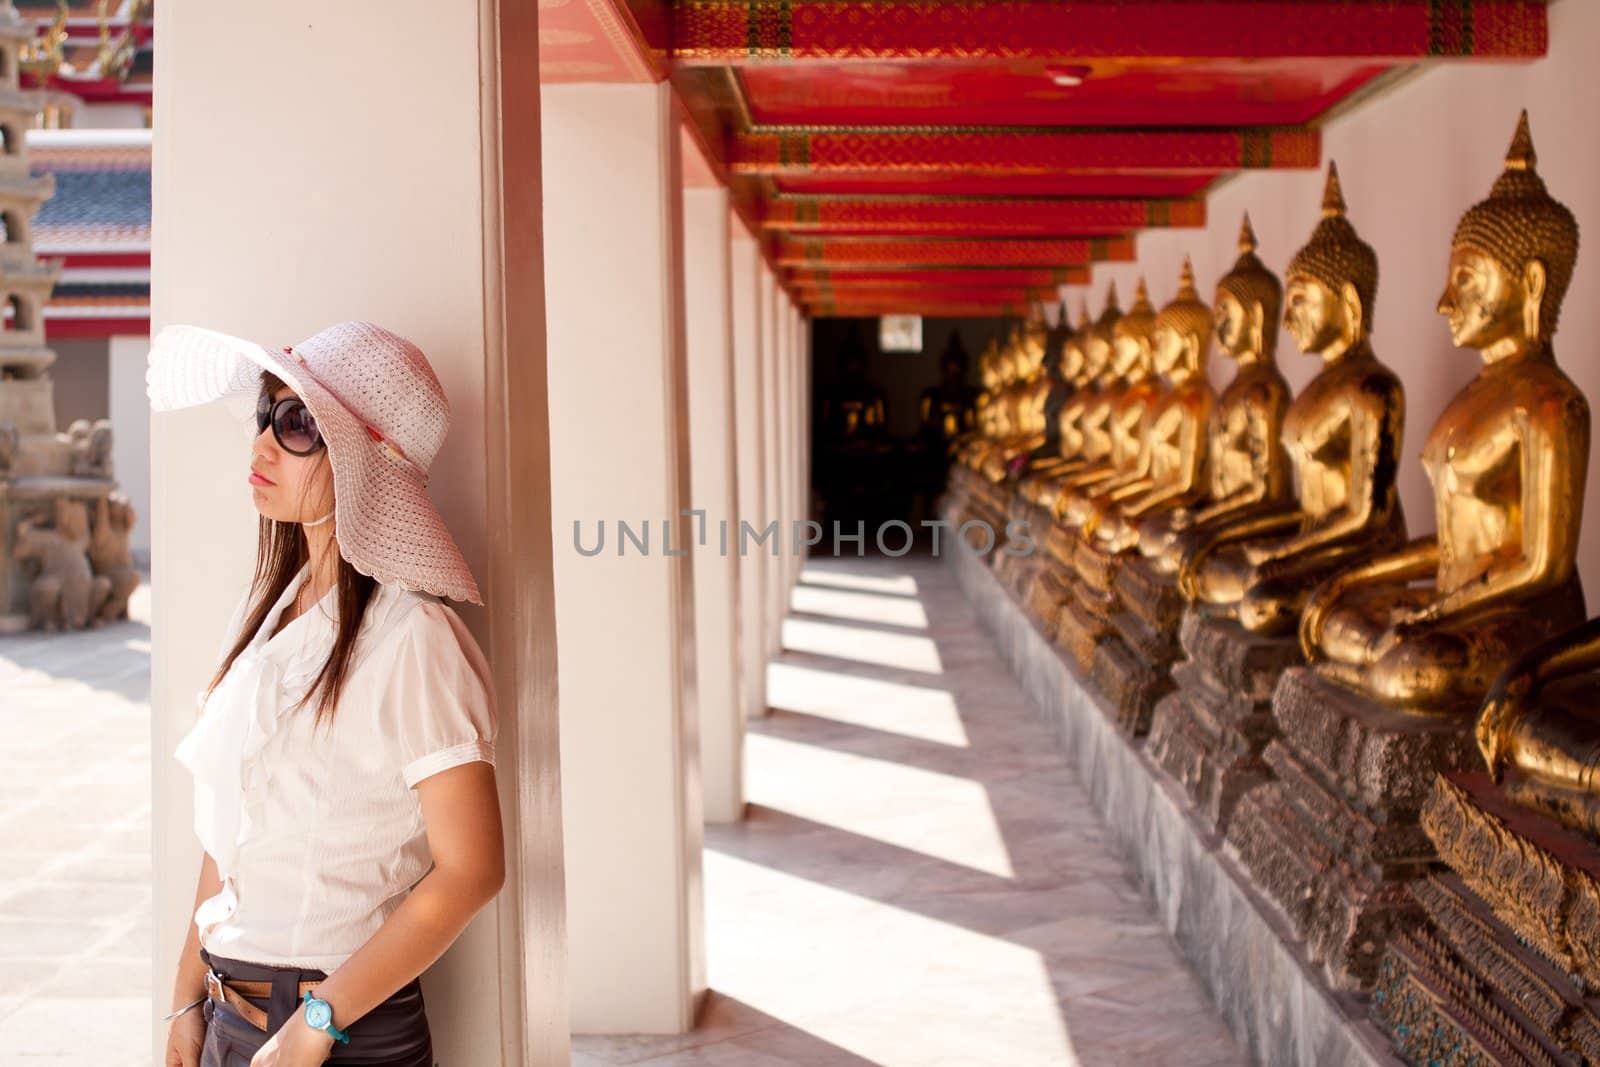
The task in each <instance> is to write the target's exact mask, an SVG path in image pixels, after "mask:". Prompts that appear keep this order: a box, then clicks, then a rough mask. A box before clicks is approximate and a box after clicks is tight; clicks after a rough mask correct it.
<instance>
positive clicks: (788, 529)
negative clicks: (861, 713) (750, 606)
mask: <svg viewBox="0 0 1600 1067" xmlns="http://www.w3.org/2000/svg"><path fill="white" fill-rule="evenodd" d="M791 310H792V305H790V303H789V294H788V293H786V292H784V291H783V289H781V288H780V289H779V290H778V493H779V499H780V500H781V501H782V503H781V505H780V508H779V515H780V516H781V518H782V522H783V581H782V584H781V585H780V588H779V591H780V593H781V595H782V604H783V607H784V609H785V610H787V607H788V604H789V587H790V586H791V585H792V584H793V582H792V579H793V577H794V518H795V511H794V467H793V463H794V409H793V408H792V407H791V406H790V405H791V402H792V401H793V399H794V382H793V379H794V333H793V331H791V330H790V328H789V322H790V317H791Z"/></svg>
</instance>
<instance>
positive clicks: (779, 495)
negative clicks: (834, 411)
mask: <svg viewBox="0 0 1600 1067" xmlns="http://www.w3.org/2000/svg"><path fill="white" fill-rule="evenodd" d="M782 322H783V290H781V289H779V288H778V280H777V278H775V277H774V276H773V273H772V269H771V268H770V267H768V266H767V265H765V264H763V265H762V268H761V412H762V427H761V431H762V432H761V436H762V448H763V450H764V454H765V457H764V458H765V461H764V463H763V465H762V466H763V472H762V477H763V479H764V481H765V485H766V488H765V491H764V498H765V502H766V510H765V511H764V512H763V513H762V517H761V524H762V525H763V526H765V525H766V524H767V523H769V522H770V523H777V531H778V538H777V553H776V555H771V556H769V557H768V567H767V589H766V594H767V596H766V605H765V607H766V623H767V654H768V655H769V656H774V655H777V654H778V652H779V651H780V650H781V649H782V648H783V617H784V614H785V612H784V608H785V606H786V605H787V603H788V599H787V598H788V593H787V592H786V589H787V587H786V586H785V585H784V555H785V553H786V552H787V551H788V547H789V531H787V530H785V529H784V528H783V519H782V515H783V512H784V506H783V483H782V479H781V476H780V474H779V471H780V469H781V466H780V465H781V463H782V458H781V452H780V446H781V443H782V438H781V436H780V433H779V427H778V418H779V415H778V396H779V394H780V392H781V391H782V388H783V387H782V384H781V381H782V379H781V377H780V375H781V373H782V372H781V369H780V368H781V361H780V359H779V356H778V345H779V338H780V337H782V334H783V326H782ZM768 548H769V546H762V551H768Z"/></svg>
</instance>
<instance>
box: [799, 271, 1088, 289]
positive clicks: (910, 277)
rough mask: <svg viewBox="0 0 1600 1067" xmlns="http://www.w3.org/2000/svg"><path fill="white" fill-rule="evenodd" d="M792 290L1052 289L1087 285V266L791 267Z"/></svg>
mask: <svg viewBox="0 0 1600 1067" xmlns="http://www.w3.org/2000/svg"><path fill="white" fill-rule="evenodd" d="M785 278H786V284H787V285H788V286H789V287H790V288H791V289H798V290H808V289H817V288H820V287H824V286H828V285H833V286H835V287H843V286H850V285H873V284H879V285H926V286H930V287H933V288H946V287H951V286H957V287H961V288H968V289H971V288H980V289H982V288H991V287H992V288H1000V289H1004V288H1033V289H1054V288H1055V287H1056V286H1058V285H1088V284H1089V281H1090V270H1089V268H1088V267H1087V266H1081V267H1057V268H1054V269H1040V268H1033V269H1023V268H1017V269H1012V270H1007V269H1004V268H998V269H997V268H973V269H969V270H962V269H960V268H945V269H943V270H914V269H913V270H892V269H891V270H874V269H871V268H861V267H858V268H847V269H842V270H834V269H830V268H814V267H791V268H789V269H788V270H787V272H786V273H785Z"/></svg>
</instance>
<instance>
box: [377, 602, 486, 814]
mask: <svg viewBox="0 0 1600 1067" xmlns="http://www.w3.org/2000/svg"><path fill="white" fill-rule="evenodd" d="M396 638H397V646H398V647H397V649H396V654H395V658H394V661H393V664H392V666H391V669H390V674H389V677H388V679H386V681H385V683H384V687H385V688H384V694H385V695H384V721H385V722H386V723H387V724H389V726H390V728H391V729H392V730H393V731H394V736H395V738H396V740H397V742H398V744H399V750H400V762H401V769H402V774H403V776H404V778H405V782H406V785H407V786H408V787H412V788H414V787H415V786H416V784H417V783H418V782H420V781H422V780H423V779H424V778H427V777H429V776H430V775H435V774H438V773H439V772H440V771H444V770H449V769H450V768H451V767H455V766H458V765H460V764H463V763H470V762H472V761H473V760H482V761H484V762H485V763H488V764H489V765H490V766H493V765H494V739H495V732H496V715H495V707H494V696H493V688H492V682H491V679H490V676H489V664H488V661H487V660H485V659H484V655H483V652H482V650H481V649H479V648H478V643H477V642H476V641H474V640H473V639H472V634H471V632H470V631H468V630H467V627H466V624H465V623H463V622H462V621H461V618H460V616H458V615H457V614H456V613H455V612H454V611H453V610H451V609H450V608H449V607H448V606H446V605H444V604H441V603H435V602H428V603H424V604H420V605H418V606H417V607H416V608H415V609H413V610H412V611H411V613H410V614H409V616H408V617H407V618H406V619H405V621H404V622H403V623H401V625H400V632H399V633H398V634H397V635H396Z"/></svg>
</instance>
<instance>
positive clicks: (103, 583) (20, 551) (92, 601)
mask: <svg viewBox="0 0 1600 1067" xmlns="http://www.w3.org/2000/svg"><path fill="white" fill-rule="evenodd" d="M88 549H89V509H88V507H87V506H86V505H85V504H84V503H83V502H82V501H79V500H67V499H65V498H57V499H56V502H55V525H54V527H53V528H51V527H41V526H39V525H37V523H36V522H35V521H34V520H32V519H24V520H23V521H22V522H21V523H20V524H19V525H18V527H17V540H16V547H15V548H14V549H13V550H12V552H13V555H14V557H15V558H16V559H17V560H19V561H22V562H32V563H36V564H37V565H38V567H39V574H38V576H37V577H36V578H34V579H33V581H32V582H30V583H29V585H28V618H29V622H30V624H31V625H32V626H33V627H35V628H36V629H42V630H51V631H54V630H59V629H61V628H63V627H66V628H68V629H82V628H83V627H85V626H87V625H89V623H90V622H91V620H94V619H96V618H97V616H98V613H99V611H100V609H101V607H102V606H103V605H104V604H105V602H106V599H107V597H109V596H110V594H111V579H110V578H106V577H96V576H95V574H94V572H93V571H92V570H91V568H90V566H89V553H88Z"/></svg>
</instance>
